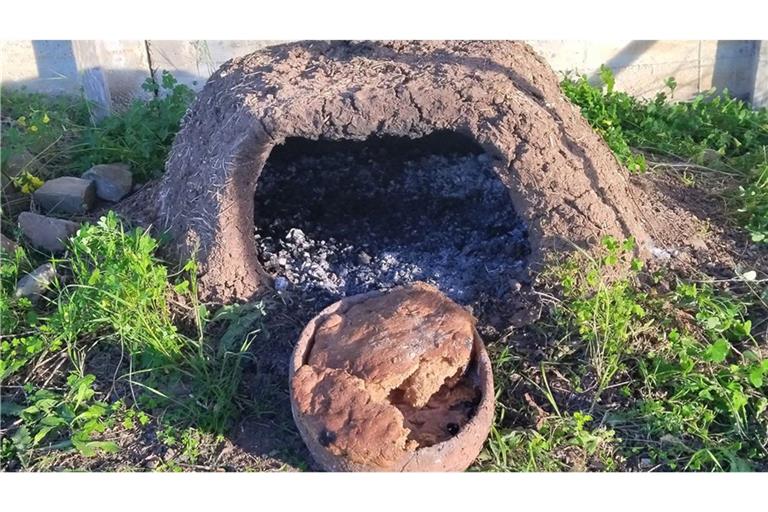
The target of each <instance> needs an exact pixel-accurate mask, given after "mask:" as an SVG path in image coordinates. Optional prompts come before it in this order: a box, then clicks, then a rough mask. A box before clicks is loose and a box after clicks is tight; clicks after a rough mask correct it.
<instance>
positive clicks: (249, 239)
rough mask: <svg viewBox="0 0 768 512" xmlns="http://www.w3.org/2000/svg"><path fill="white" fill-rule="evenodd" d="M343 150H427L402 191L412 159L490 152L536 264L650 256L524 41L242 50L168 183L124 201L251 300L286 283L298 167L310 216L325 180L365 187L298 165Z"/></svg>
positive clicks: (206, 274)
mask: <svg viewBox="0 0 768 512" xmlns="http://www.w3.org/2000/svg"><path fill="white" fill-rule="evenodd" d="M334 144H336V146H334ZM338 151H342V152H344V151H346V152H347V153H345V155H346V156H345V157H344V158H351V160H350V162H351V164H354V166H355V167H357V166H358V163H359V162H360V160H355V159H356V158H359V159H365V158H367V159H368V160H374V161H380V160H381V158H385V159H386V160H389V159H393V158H394V159H397V158H400V157H401V156H402V155H403V154H406V153H408V152H411V153H413V152H415V156H413V155H412V158H411V160H409V161H405V160H403V162H401V163H402V165H400V166H399V169H400V170H399V171H397V172H399V173H400V174H398V175H397V176H392V177H391V180H390V181H397V180H401V184H400V185H398V186H401V187H406V185H403V184H402V183H408V179H410V178H409V176H410V175H409V174H408V173H409V172H411V171H412V169H411V167H413V166H412V165H411V164H409V163H408V162H413V161H418V160H419V159H423V158H432V156H434V155H436V157H438V158H449V159H450V158H454V160H453V161H448V162H447V163H446V162H445V161H443V164H445V165H447V166H448V167H451V165H454V167H455V166H456V165H459V170H457V169H456V168H453V171H451V172H452V173H453V174H452V176H454V177H455V176H456V175H457V173H458V175H461V173H462V171H461V162H459V161H457V160H455V159H456V158H458V159H462V158H473V159H477V162H479V164H478V165H475V166H472V169H476V168H478V167H479V168H483V167H487V169H488V170H489V171H488V172H489V173H490V174H489V176H491V177H490V178H487V180H491V181H496V182H498V183H499V184H500V185H491V188H493V187H495V186H501V187H503V188H504V189H505V191H506V193H507V195H508V198H509V200H510V201H511V202H510V205H509V206H510V212H511V213H510V215H511V216H519V218H520V224H521V225H523V226H525V228H526V229H527V244H529V246H530V254H529V255H527V258H526V259H527V262H528V263H536V262H540V261H541V260H542V258H543V257H544V256H545V255H546V253H547V251H549V250H553V249H567V248H569V247H571V243H573V244H577V245H580V246H582V247H589V246H591V245H593V244H595V243H597V242H598V241H599V239H600V238H601V237H602V236H604V235H614V236H616V237H621V238H625V237H629V236H634V237H635V238H636V240H637V241H638V242H639V244H638V245H639V247H640V251H641V252H642V251H643V250H644V248H645V247H647V244H648V236H647V234H646V232H645V230H644V228H643V227H642V225H641V223H640V221H639V219H638V213H637V211H636V210H635V206H634V205H633V203H632V199H631V196H632V193H631V190H630V188H629V187H630V185H629V184H628V182H627V179H626V178H625V174H624V172H623V171H622V170H621V168H620V166H619V164H618V163H617V161H616V160H615V158H614V156H613V155H612V154H611V152H610V150H609V149H608V147H607V146H606V145H605V144H604V143H603V141H602V140H601V139H600V138H599V136H598V135H596V134H595V133H594V131H593V130H592V129H591V128H590V127H589V126H588V125H587V123H586V122H585V121H584V120H583V118H582V117H581V115H580V113H579V112H578V110H577V109H576V108H575V107H574V106H572V105H571V104H570V103H569V102H568V101H567V100H566V99H565V98H564V96H563V95H562V93H561V92H560V88H559V83H558V78H557V76H556V75H555V74H554V72H553V71H552V70H551V69H550V68H549V66H548V65H547V64H546V63H545V62H544V61H543V60H542V59H541V58H540V57H538V56H537V55H536V54H535V53H534V52H533V50H532V49H531V48H530V47H528V46H527V45H526V44H524V43H520V42H501V41H493V42H482V41H474V42H361V43H348V42H330V43H328V42H301V43H293V44H286V45H280V46H274V47H271V48H268V49H265V50H261V51H259V52H256V53H252V54H250V55H247V56H245V57H241V58H237V59H234V60H231V61H229V62H227V63H226V64H224V65H223V66H222V67H221V68H220V69H219V70H218V71H217V72H216V73H215V74H214V75H213V76H212V77H211V78H210V80H209V81H208V83H207V84H206V85H205V87H204V89H203V90H202V91H201V93H200V94H199V95H198V97H197V99H196V100H195V102H194V103H193V105H192V107H191V109H190V111H189V112H188V114H187V116H186V117H185V119H184V121H183V124H182V128H181V131H180V132H179V134H178V136H177V137H176V140H175V142H174V144H173V147H172V150H171V155H170V158H169V160H168V162H167V165H166V173H165V175H164V177H163V179H162V180H161V182H159V183H158V184H157V185H155V186H154V187H153V188H152V189H149V190H147V191H146V192H145V193H144V194H143V195H140V196H138V197H137V199H134V203H132V204H129V205H127V208H125V209H126V210H127V212H128V214H129V215H131V213H133V214H134V216H135V217H137V218H139V219H141V220H142V221H144V222H147V223H152V224H153V225H154V226H155V227H156V228H158V229H159V230H165V231H166V232H167V233H168V235H170V238H171V241H172V243H171V246H172V248H173V249H174V250H175V251H176V252H177V255H178V256H179V257H182V258H184V257H189V256H191V255H192V254H194V255H195V257H196V258H197V261H198V263H199V268H200V285H201V291H202V293H203V296H204V298H206V299H208V300H216V301H221V302H227V301H232V300H244V299H249V298H251V297H253V296H254V295H256V294H258V293H259V292H260V291H263V290H264V289H266V287H270V286H272V285H273V276H274V275H275V272H277V271H276V270H275V267H274V262H273V268H271V269H269V270H270V271H271V272H272V275H270V273H268V272H267V271H266V270H265V267H264V265H267V264H269V257H268V255H265V254H264V253H265V252H268V251H269V250H272V251H273V252H275V253H276V254H277V253H278V252H279V247H278V245H279V243H280V240H277V239H279V238H280V237H283V239H284V238H285V237H286V236H288V235H287V230H284V231H283V232H277V231H279V230H277V231H275V232H272V233H265V230H269V229H270V226H274V225H275V223H277V225H278V227H279V225H281V219H280V215H279V212H280V209H281V208H283V209H285V207H286V204H290V203H285V204H283V205H282V206H281V205H279V204H278V205H274V201H275V200H276V199H275V198H277V200H279V199H280V198H281V194H283V195H285V194H288V193H287V192H285V190H287V189H286V188H285V187H286V186H287V187H289V189H290V185H289V184H290V181H291V180H290V179H288V177H286V176H283V173H288V174H290V173H295V174H296V176H295V178H296V179H299V180H304V181H303V182H302V181H299V182H295V181H294V184H295V183H300V184H301V187H299V188H303V189H305V192H307V191H308V192H309V193H308V194H306V195H304V196H298V197H296V198H295V200H294V203H293V204H296V208H297V209H298V210H299V211H301V203H302V202H303V201H306V200H309V199H311V198H312V193H311V192H312V190H313V189H316V190H318V191H323V190H325V192H318V194H319V195H320V197H323V196H322V194H323V193H327V189H328V188H333V187H330V186H329V187H326V186H325V185H326V183H324V180H331V181H333V180H336V181H335V183H334V186H335V185H337V184H341V183H347V184H348V185H349V186H350V187H352V186H354V187H357V190H365V189H366V187H365V185H366V183H365V179H366V178H365V174H361V175H357V178H355V176H356V174H355V173H354V169H353V170H352V171H348V174H346V175H343V174H342V175H339V174H335V175H334V176H330V175H328V174H326V173H324V172H315V173H311V174H303V175H301V176H299V175H300V174H301V173H298V172H296V171H295V169H294V168H295V167H297V166H300V164H299V163H298V162H299V160H300V159H301V158H310V159H311V158H315V159H317V158H329V155H331V156H330V158H338V157H333V156H332V154H333V153H334V152H338ZM350 151H351V153H350ZM355 151H357V152H358V153H361V152H362V154H356V153H355ZM381 151H385V152H388V153H386V155H385V156H383V157H382V154H381V153H380V152H381ZM365 152H371V153H370V154H368V155H366V154H364V153H365ZM377 152H378V153H377ZM292 155H293V156H292ZM295 155H299V156H295ZM356 155H357V156H356ZM292 158H293V161H291V159H292ZM268 161H269V162H268ZM314 164H316V165H315V166H317V165H320V166H321V167H322V165H321V164H318V163H317V161H314ZM314 164H313V165H314ZM331 164H334V162H333V161H331ZM409 165H410V166H411V167H409ZM291 166H293V167H291ZM403 169H405V171H403ZM409 169H411V171H409ZM368 171H369V170H368ZM368 171H366V169H362V168H361V169H360V172H361V173H365V172H368ZM481 171H482V169H481ZM392 172H395V171H392ZM468 172H469V171H468ZM472 172H475V171H472ZM478 172H480V171H478ZM449 174H450V173H449ZM487 176H488V175H487ZM260 177H263V180H260ZM370 179H371V187H375V186H380V185H376V178H375V176H373V177H371V178H370ZM483 179H486V178H483ZM281 180H283V182H282V185H281V184H280V183H281ZM402 180H405V181H402ZM417 181H418V180H417ZM422 181H425V182H431V181H433V180H429V179H426V180H423V179H422ZM434 181H435V182H439V181H440V180H439V179H436V180H434ZM449 181H450V180H449ZM454 181H455V180H454ZM459 181H460V180H459ZM262 182H263V183H262ZM483 186H485V185H483ZM270 187H272V189H271V192H270V193H265V192H264V191H265V190H266V191H268V192H269V191H270ZM369 188H370V187H369ZM406 188H407V187H406ZM307 189H308V190H307ZM403 190H405V189H396V190H394V192H395V193H396V194H401V195H402V193H403ZM425 190H426V189H425ZM295 191H296V186H294V193H295ZM260 193H261V194H262V195H261V196H260V195H259V194H260ZM288 195H290V194H288ZM254 197H255V198H256V200H254ZM478 197H479V198H481V200H480V201H478V200H477V199H478ZM494 197H495V196H494ZM260 198H261V199H260ZM270 198H271V199H270ZM325 198H326V199H328V200H329V201H337V202H338V201H339V198H338V197H335V196H333V195H328V196H325ZM473 198H474V200H475V203H476V205H475V207H476V208H477V209H478V211H482V209H483V208H486V209H487V208H488V205H483V204H482V203H483V200H482V198H483V196H482V195H480V196H477V195H476V196H473V197H472V198H469V200H472V199H473ZM267 199H270V200H271V201H273V206H270V205H269V202H267V201H266V200H267ZM416 202H417V203H418V202H419V201H416ZM139 203H140V204H139ZM321 203H322V201H321ZM255 204H256V211H255V212H254V205H255ZM500 204H501V203H500ZM504 207H505V206H504V205H501V206H500V208H504ZM494 209H495V210H496V211H497V210H498V209H497V208H495V207H494ZM254 213H256V215H257V218H256V222H255V223H254ZM384 213H386V212H384ZM389 213H391V212H389ZM310 217H311V216H310ZM470 217H471V216H470ZM310 220H311V218H309V217H305V218H303V219H298V222H302V221H306V222H308V221H310ZM515 222H517V220H515ZM283 224H284V223H283ZM502 224H503V223H502ZM284 227H285V226H284ZM254 229H256V231H257V234H260V236H261V238H260V240H261V241H259V239H257V238H255V237H254ZM300 231H301V234H302V235H305V236H310V238H311V236H313V234H312V233H309V234H308V233H306V232H305V230H304V229H301V230H300ZM428 231H429V229H428V227H427V229H425V230H424V232H423V233H422V234H426V233H428ZM293 235H296V232H294V233H293ZM293 235H291V236H293ZM331 235H333V233H331ZM265 237H272V241H271V242H270V241H265V240H264V238H265ZM283 241H285V240H283ZM269 243H272V244H273V245H272V246H269ZM270 247H271V249H270ZM358 249H359V248H357V247H356V248H355V251H358ZM259 251H261V254H260V252H259ZM526 251H527V249H526ZM372 256H376V255H372ZM278 257H279V256H278ZM263 264H264V265H263ZM277 265H278V266H279V265H280V263H277ZM282 270H285V269H282ZM349 291H352V292H353V293H356V292H357V291H359V290H346V291H344V293H346V292H349ZM342 294H343V293H342Z"/></svg>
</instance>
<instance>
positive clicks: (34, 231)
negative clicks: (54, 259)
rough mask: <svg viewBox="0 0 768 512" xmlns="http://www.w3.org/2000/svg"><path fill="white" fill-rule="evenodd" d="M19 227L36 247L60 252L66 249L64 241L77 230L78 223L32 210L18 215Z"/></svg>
mask: <svg viewBox="0 0 768 512" xmlns="http://www.w3.org/2000/svg"><path fill="white" fill-rule="evenodd" d="M19 227H20V228H21V231H22V233H24V236H25V237H27V239H28V240H29V241H30V243H31V244H32V245H34V246H35V247H37V248H38V249H44V250H46V251H51V252H62V251H64V249H66V246H65V244H64V242H65V241H66V240H67V239H68V238H69V237H71V236H72V235H74V234H75V233H76V232H77V230H78V229H79V228H80V224H77V223H76V222H72V221H68V220H64V219H54V218H53V217H46V216H44V215H38V214H36V213H32V212H22V213H21V215H19Z"/></svg>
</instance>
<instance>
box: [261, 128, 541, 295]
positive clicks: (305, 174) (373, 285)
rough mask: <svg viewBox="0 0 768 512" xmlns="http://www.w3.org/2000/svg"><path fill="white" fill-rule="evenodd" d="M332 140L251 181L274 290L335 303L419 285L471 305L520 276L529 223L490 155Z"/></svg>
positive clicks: (278, 162)
mask: <svg viewBox="0 0 768 512" xmlns="http://www.w3.org/2000/svg"><path fill="white" fill-rule="evenodd" d="M327 144H334V143H327ZM335 144H340V145H339V147H338V148H337V149H336V150H332V151H327V150H326V151H322V152H320V151H315V152H313V151H309V152H304V153H301V152H299V154H298V155H294V156H293V157H292V158H277V159H272V158H270V161H269V162H268V163H267V165H266V166H265V168H264V170H263V172H262V175H261V177H260V179H259V182H258V186H257V192H256V197H255V207H256V216H255V221H256V240H257V244H258V248H259V253H260V258H261V263H262V265H263V266H264V268H265V269H266V270H267V272H269V273H271V274H272V275H273V276H274V277H275V279H276V280H275V285H276V288H277V289H278V290H293V291H298V292H301V293H304V294H307V293H308V294H314V295H317V296H318V297H317V298H318V299H327V300H328V301H331V300H334V299H337V298H339V297H342V296H346V295H353V294H357V293H362V292H366V291H370V290H374V289H386V288H391V287H393V286H397V285H401V284H406V283H411V282H413V281H416V280H420V281H425V282H428V283H431V284H434V285H435V286H437V287H438V288H439V289H440V290H442V291H443V292H444V293H445V294H446V295H448V296H449V297H451V298H452V299H454V300H456V301H458V302H460V303H462V304H465V305H472V304H473V303H474V302H476V301H478V300H480V299H481V298H484V299H488V298H490V299H503V298H504V296H506V295H507V294H508V293H509V292H510V290H512V289H513V288H515V287H517V286H519V284H518V283H519V282H520V281H524V280H525V279H526V273H525V266H526V255H527V254H528V251H529V248H528V241H527V235H526V228H525V225H524V224H523V222H522V221H521V220H520V219H519V218H518V216H517V215H516V214H515V211H514V208H513V206H512V201H511V199H510V197H509V193H508V191H507V189H506V188H505V186H504V185H503V184H502V183H501V181H500V180H499V178H498V176H497V175H496V174H495V173H494V171H493V169H492V165H491V161H490V158H489V157H488V156H487V155H486V154H483V153H480V154H477V153H475V152H467V151H464V152H461V153H453V154H451V153H440V154H435V153H434V152H430V151H426V150H424V149H423V148H421V147H419V146H416V145H407V144H406V145H405V146H397V147H396V148H394V149H393V147H391V146H387V145H385V144H382V145H375V144H363V143H357V144H355V143H346V144H343V143H335ZM341 144H343V145H341Z"/></svg>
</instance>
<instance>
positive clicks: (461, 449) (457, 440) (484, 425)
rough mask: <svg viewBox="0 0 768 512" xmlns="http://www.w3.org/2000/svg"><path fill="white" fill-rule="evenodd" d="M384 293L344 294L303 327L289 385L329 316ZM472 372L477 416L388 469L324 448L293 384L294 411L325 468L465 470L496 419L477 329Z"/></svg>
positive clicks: (485, 356) (487, 365)
mask: <svg viewBox="0 0 768 512" xmlns="http://www.w3.org/2000/svg"><path fill="white" fill-rule="evenodd" d="M382 293H386V292H379V291H374V292H369V293H364V294H361V295H354V296H351V297H345V298H343V299H341V300H340V301H338V302H336V303H334V304H332V305H330V306H328V307H327V308H325V309H324V310H322V311H321V312H320V313H319V314H318V315H317V316H315V317H314V318H313V319H312V320H310V321H309V323H308V324H307V325H306V327H304V330H303V331H302V333H301V336H299V340H298V342H297V343H296V347H295V348H294V349H293V354H292V356H291V361H290V368H289V385H290V384H292V383H293V378H294V375H295V374H296V371H297V370H298V369H299V368H300V367H301V366H303V365H304V364H306V362H307V360H308V358H309V354H310V352H311V350H312V345H313V342H314V335H315V331H316V329H317V328H318V327H319V326H320V325H322V323H323V321H324V320H325V319H326V317H327V316H328V315H331V314H333V313H343V312H345V311H346V310H347V309H349V308H350V307H351V306H353V305H355V304H357V303H359V302H362V301H365V300H367V299H370V298H372V297H376V296H378V295H381V294H382ZM469 371H470V372H471V376H472V378H473V379H476V383H477V385H478V388H479V389H480V392H481V396H480V403H479V404H478V405H477V408H476V412H475V415H474V416H473V417H472V418H470V419H469V421H468V422H467V424H465V425H464V426H463V427H462V428H461V429H460V430H459V432H458V433H457V434H456V435H455V436H453V437H451V438H450V439H448V440H447V441H444V442H441V443H438V444H434V445H432V446H427V447H423V448H418V449H416V450H415V451H413V452H408V453H405V454H404V456H403V458H402V459H400V460H399V461H397V462H396V463H395V464H394V465H393V466H391V467H390V468H387V469H386V470H383V469H382V468H381V467H378V466H372V465H366V464H359V463H356V462H352V461H349V460H347V459H345V458H344V457H340V456H338V455H335V454H333V453H331V452H330V451H329V450H328V449H326V448H325V447H323V446H322V445H321V444H320V442H319V441H318V439H317V438H316V436H315V435H313V434H312V433H311V431H310V430H309V428H308V426H307V424H306V422H305V421H304V418H303V415H302V414H301V413H300V412H299V410H298V406H297V404H296V397H295V396H294V393H293V386H292V385H290V389H291V411H292V412H293V419H294V421H295V422H296V426H297V427H298V429H299V433H300V434H301V437H302V439H303V440H304V443H305V444H306V445H307V448H308V449H309V451H310V453H311V454H312V457H313V458H314V460H315V462H317V463H318V464H319V465H320V466H321V467H322V468H323V469H324V470H325V471H416V472H418V471H464V470H466V469H467V468H468V467H469V466H470V465H471V464H472V463H473V462H474V460H475V458H477V455H478V454H479V453H480V450H482V448H483V443H484V442H485V440H486V438H487V437H488V433H489V432H490V429H491V424H492V422H493V411H494V390H493V371H492V368H491V361H490V359H489V358H488V352H487V351H486V350H485V344H484V343H483V340H482V339H481V338H480V335H479V334H478V332H477V330H475V337H474V345H473V351H472V360H471V362H470V367H469Z"/></svg>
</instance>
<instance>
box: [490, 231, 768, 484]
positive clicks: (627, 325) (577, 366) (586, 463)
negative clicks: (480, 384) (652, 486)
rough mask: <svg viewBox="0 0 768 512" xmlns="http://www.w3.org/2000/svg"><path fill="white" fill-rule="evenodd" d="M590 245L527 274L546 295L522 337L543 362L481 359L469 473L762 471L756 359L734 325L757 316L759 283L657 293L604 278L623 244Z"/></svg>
mask: <svg viewBox="0 0 768 512" xmlns="http://www.w3.org/2000/svg"><path fill="white" fill-rule="evenodd" d="M604 247H605V249H604V251H603V253H602V254H600V255H599V257H597V256H595V255H589V254H586V253H579V252H577V253H576V254H575V255H573V256H571V257H569V258H567V259H565V260H563V261H560V262H555V263H552V264H551V265H550V266H549V267H548V269H547V270H546V271H545V272H544V273H543V274H542V275H541V276H540V278H541V279H542V281H543V283H542V284H544V285H545V287H548V288H550V289H551V291H552V292H554V293H551V294H548V296H550V297H551V296H557V297H559V299H557V300H555V301H553V302H552V304H551V309H550V311H549V312H548V314H547V315H546V317H545V318H544V319H542V320H541V321H540V322H539V323H538V324H537V325H536V326H534V328H533V329H534V331H536V330H538V331H539V332H540V333H542V332H543V333H544V336H546V338H547V340H548V343H546V344H545V348H544V350H545V351H546V353H545V355H544V356H543V358H542V359H543V362H541V363H540V364H538V365H536V364H532V363H531V361H530V359H528V358H526V357H523V356H522V355H518V356H512V351H511V349H510V348H509V346H504V347H503V348H502V349H500V350H499V349H497V350H496V351H495V352H493V353H494V360H495V361H496V365H497V368H496V375H497V388H498V389H497V396H498V407H499V409H498V412H497V420H496V425H495V427H494V430H493V432H492V436H491V439H490V440H489V442H488V445H487V448H486V450H485V452H484V455H483V458H482V459H481V461H482V462H481V464H480V467H484V468H488V469H504V470H526V471H540V470H564V469H574V468H575V469H603V470H612V469H621V468H635V469H645V470H650V469H657V470H695V471H742V470H766V469H768V465H767V464H766V461H767V460H768V451H767V450H766V447H768V414H766V411H767V410H768V357H766V355H765V351H766V348H765V346H764V342H763V344H762V345H761V343H760V342H758V340H756V339H755V338H754V337H753V335H752V321H751V320H750V319H749V318H748V315H749V314H750V313H751V314H755V315H758V316H759V317H760V318H761V319H764V318H765V313H766V311H765V310H764V309H760V308H762V307H763V306H762V305H760V306H754V305H753V302H757V301H753V300H752V299H753V298H754V295H753V294H752V292H754V291H758V292H760V293H762V294H764V293H765V289H764V287H763V286H764V285H763V283H756V282H754V281H752V282H749V281H748V282H747V283H746V284H749V286H748V287H746V290H748V291H746V292H744V293H733V292H729V291H724V290H718V289H716V288H715V287H714V285H713V284H711V283H695V282H685V281H682V280H679V279H677V278H672V279H673V284H672V289H671V290H668V291H664V287H663V286H661V283H662V282H663V280H662V277H661V276H659V275H655V276H654V275H648V274H644V273H643V272H642V270H641V265H639V263H633V264H632V266H631V267H632V268H631V271H630V273H629V275H625V276H622V275H621V272H616V269H615V268H614V266H615V265H616V264H617V263H618V262H619V260H621V259H622V258H627V257H628V254H629V253H628V251H630V250H631V248H632V243H631V241H628V242H626V243H618V242H617V241H615V240H613V239H610V238H608V239H606V240H604ZM617 274H618V277H617ZM609 276H613V277H609ZM748 277H751V276H748ZM758 295H759V294H758ZM756 308H757V309H756ZM554 376H557V389H558V392H553V390H554V389H555V387H554V384H553V383H552V382H551V380H552V378H553V377H554ZM510 377H511V378H510ZM567 403H568V404H567ZM510 418H516V419H515V420H510ZM526 418H527V420H526ZM521 419H522V420H521ZM595 419H599V420H598V421H595ZM516 422H517V423H518V424H515V423H516ZM531 423H533V424H534V425H533V426H530V425H531Z"/></svg>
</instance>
